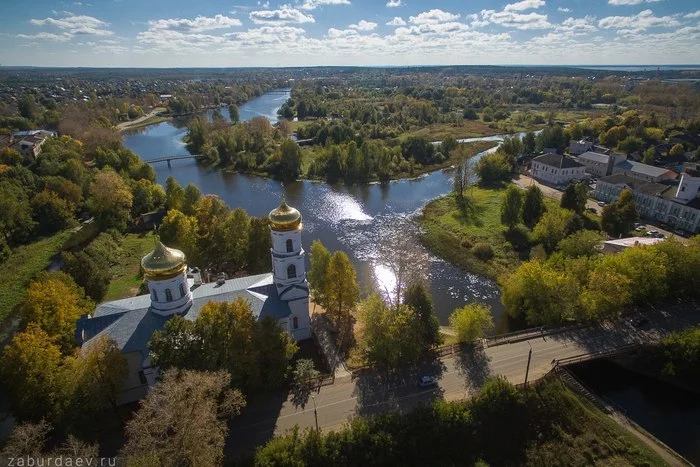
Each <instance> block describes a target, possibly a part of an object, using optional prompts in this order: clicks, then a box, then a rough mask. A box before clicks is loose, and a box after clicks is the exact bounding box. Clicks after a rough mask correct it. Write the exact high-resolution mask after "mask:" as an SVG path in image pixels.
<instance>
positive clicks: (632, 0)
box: [608, 0, 661, 6]
mask: <svg viewBox="0 0 700 467" xmlns="http://www.w3.org/2000/svg"><path fill="white" fill-rule="evenodd" d="M660 1H661V0H608V4H609V5H615V6H620V5H639V4H640V3H654V2H660Z"/></svg>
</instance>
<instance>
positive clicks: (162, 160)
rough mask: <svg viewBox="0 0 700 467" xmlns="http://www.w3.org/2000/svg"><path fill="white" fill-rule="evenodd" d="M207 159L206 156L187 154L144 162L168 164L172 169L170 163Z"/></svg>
mask: <svg viewBox="0 0 700 467" xmlns="http://www.w3.org/2000/svg"><path fill="white" fill-rule="evenodd" d="M204 157H206V156H205V155H204V154H187V155H184V156H163V157H156V158H155V159H148V160H144V162H147V163H149V164H156V163H158V162H167V163H168V167H171V165H170V161H179V160H184V159H202V158H204Z"/></svg>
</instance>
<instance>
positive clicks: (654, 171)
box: [612, 160, 678, 183]
mask: <svg viewBox="0 0 700 467" xmlns="http://www.w3.org/2000/svg"><path fill="white" fill-rule="evenodd" d="M612 173H613V174H622V175H627V176H629V177H632V178H637V179H639V180H644V181H647V182H653V183H658V182H661V181H664V180H675V179H676V178H677V177H678V174H677V173H676V172H674V171H673V170H669V169H666V168H663V167H654V166H653V165H647V164H642V163H641V162H635V161H630V160H625V161H621V162H618V163H616V164H615V166H614V167H613V169H612Z"/></svg>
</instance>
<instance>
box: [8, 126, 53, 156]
mask: <svg viewBox="0 0 700 467" xmlns="http://www.w3.org/2000/svg"><path fill="white" fill-rule="evenodd" d="M54 136H56V133H54V132H53V131H47V130H28V131H16V132H14V133H12V135H11V137H10V139H9V143H10V147H11V148H12V149H14V150H15V151H17V152H19V153H20V154H22V156H23V157H24V158H25V159H28V160H33V159H36V157H37V156H38V155H39V153H40V152H41V145H42V144H44V141H46V140H47V139H48V138H50V137H54Z"/></svg>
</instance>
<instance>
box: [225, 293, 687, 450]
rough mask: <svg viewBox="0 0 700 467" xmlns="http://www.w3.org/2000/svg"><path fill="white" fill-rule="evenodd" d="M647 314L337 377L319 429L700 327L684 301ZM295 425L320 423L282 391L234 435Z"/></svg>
mask: <svg viewBox="0 0 700 467" xmlns="http://www.w3.org/2000/svg"><path fill="white" fill-rule="evenodd" d="M645 316H647V317H648V318H649V325H648V326H646V327H645V328H644V329H638V328H636V327H634V326H633V325H632V324H630V323H629V322H628V321H627V320H620V321H618V322H617V323H614V324H609V325H601V326H581V325H579V326H570V327H564V328H551V329H547V328H537V329H534V330H532V329H531V330H526V331H521V332H516V333H510V334H507V335H504V336H494V337H493V338H489V339H487V340H484V341H482V343H481V345H477V346H474V347H462V348H460V347H459V346H451V347H444V348H442V349H441V350H442V351H441V352H440V355H441V356H440V358H438V359H436V360H434V361H430V362H425V364H423V365H422V366H421V367H420V368H418V369H407V370H403V371H396V372H394V373H392V374H387V373H385V372H381V371H379V370H374V369H372V368H367V369H363V370H360V371H355V372H353V374H352V376H346V377H338V376H337V375H336V378H335V382H334V383H333V384H330V385H327V386H323V387H320V388H319V389H318V392H316V393H315V394H314V395H315V399H314V401H313V402H315V404H316V409H317V415H318V426H319V427H320V428H321V429H323V430H330V429H338V428H339V427H341V426H342V425H343V424H345V423H347V421H348V420H349V419H351V418H353V417H354V416H357V415H372V414H375V413H379V412H383V411H386V410H401V411H403V410H410V409H411V408H412V407H415V406H417V405H419V404H421V403H430V402H431V401H432V400H434V399H438V398H440V399H445V400H459V399H464V398H465V397H470V396H472V395H474V394H477V393H478V391H479V390H480V388H481V386H482V385H483V384H484V382H485V381H486V380H487V379H488V378H489V377H494V376H502V377H504V378H506V379H507V380H508V381H510V382H511V383H513V384H515V385H518V386H520V385H523V384H524V383H525V380H526V378H527V381H528V382H533V381H535V380H537V379H540V378H542V377H544V376H545V375H547V374H548V373H550V372H551V371H552V370H553V369H555V368H557V367H562V366H565V365H568V364H573V363H578V362H582V361H586V360H592V359H596V358H607V357H611V356H614V355H620V354H623V353H629V352H633V351H635V350H636V349H637V348H638V347H640V346H642V345H647V344H653V343H656V342H659V341H660V340H661V339H662V338H663V337H664V336H666V335H667V334H668V333H669V332H672V331H676V330H680V329H684V328H687V327H690V326H695V325H698V324H700V307H698V305H697V304H682V305H679V306H677V307H673V308H668V309H667V310H664V311H660V310H657V311H650V312H649V313H647V314H646V315H645ZM421 375H435V376H437V377H438V385H437V387H432V388H419V387H418V386H417V384H416V382H417V380H418V377H419V376H421ZM295 425H298V426H299V427H300V428H301V429H304V428H307V427H311V428H312V427H314V426H315V419H314V407H313V404H312V401H311V400H309V401H308V405H306V408H305V409H303V408H301V407H298V406H296V405H295V404H294V402H293V398H292V395H291V394H289V395H287V394H276V395H274V396H269V397H267V396H265V397H261V400H257V401H256V402H254V403H252V404H251V406H250V407H247V408H246V410H245V411H244V412H243V413H242V414H241V415H240V416H239V417H237V418H236V419H235V421H234V423H233V425H232V427H231V430H230V436H232V437H233V438H235V439H236V440H237V442H236V444H237V445H238V448H245V447H248V448H249V447H251V446H256V445H258V444H260V443H263V442H264V441H265V440H267V439H269V438H270V437H271V436H272V435H273V434H282V433H284V432H285V430H287V429H290V428H292V427H294V426H295ZM238 448H237V449H238ZM238 453H239V452H238ZM228 454H236V453H234V452H230V453H228Z"/></svg>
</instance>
